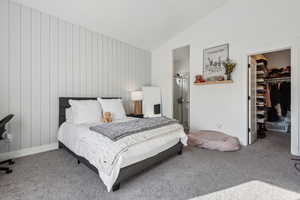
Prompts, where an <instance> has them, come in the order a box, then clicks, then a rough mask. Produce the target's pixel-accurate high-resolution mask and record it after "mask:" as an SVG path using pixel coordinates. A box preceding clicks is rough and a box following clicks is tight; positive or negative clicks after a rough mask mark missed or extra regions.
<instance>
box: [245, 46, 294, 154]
mask: <svg viewBox="0 0 300 200" xmlns="http://www.w3.org/2000/svg"><path fill="white" fill-rule="evenodd" d="M287 49H290V51H291V95H292V96H291V107H292V108H291V153H292V154H293V155H296V156H300V145H299V143H300V141H299V99H300V97H299V96H300V92H299V91H298V90H297V86H299V83H300V82H299V81H298V78H300V70H299V69H298V68H299V67H300V42H299V43H295V44H294V45H290V46H284V47H279V48H270V49H263V50H260V51H252V52H249V53H247V55H246V56H247V66H246V67H247V94H248V95H249V70H248V64H249V59H248V58H249V57H250V56H253V55H257V54H265V53H271V52H276V51H282V50H287ZM297 55H298V56H297ZM248 95H247V126H248V128H249V120H250V119H249V101H248ZM246 138H247V144H249V132H248V129H247V132H246Z"/></svg>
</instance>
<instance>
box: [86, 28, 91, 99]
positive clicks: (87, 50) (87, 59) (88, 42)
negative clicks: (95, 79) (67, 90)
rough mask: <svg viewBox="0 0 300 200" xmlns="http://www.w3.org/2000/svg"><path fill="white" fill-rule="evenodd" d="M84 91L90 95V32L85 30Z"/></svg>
mask: <svg viewBox="0 0 300 200" xmlns="http://www.w3.org/2000/svg"><path fill="white" fill-rule="evenodd" d="M85 55H86V63H85V67H86V72H87V73H86V93H87V96H92V33H91V32H90V31H86V51H85Z"/></svg>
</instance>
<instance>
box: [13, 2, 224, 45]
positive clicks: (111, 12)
mask: <svg viewBox="0 0 300 200" xmlns="http://www.w3.org/2000/svg"><path fill="white" fill-rule="evenodd" d="M14 1H15V2H18V3H21V4H23V5H25V6H29V7H32V8H35V9H38V10H40V11H42V12H45V13H48V14H51V15H54V16H57V17H60V18H62V19H65V20H67V21H69V22H71V23H74V24H78V25H82V26H84V27H86V28H88V29H90V30H92V31H97V32H100V33H103V34H104V35H107V36H110V37H113V38H115V39H118V40H121V41H123V42H127V43H129V44H131V45H134V46H136V47H139V48H143V49H148V50H151V49H154V48H156V47H158V46H159V45H161V44H163V43H164V42H166V41H167V40H168V39H170V38H172V37H173V36H175V35H176V34H177V33H179V32H181V31H183V30H184V29H186V28H187V27H189V26H191V25H192V24H194V23H195V22H196V21H198V20H199V19H200V18H202V17H205V16H206V15H208V14H209V13H210V12H212V11H213V10H215V9H216V8H218V7H220V6H222V5H223V4H224V3H225V2H226V1H228V0H14Z"/></svg>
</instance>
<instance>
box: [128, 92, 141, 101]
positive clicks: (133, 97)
mask: <svg viewBox="0 0 300 200" xmlns="http://www.w3.org/2000/svg"><path fill="white" fill-rule="evenodd" d="M131 100H132V101H141V100H143V92H142V91H133V92H131Z"/></svg>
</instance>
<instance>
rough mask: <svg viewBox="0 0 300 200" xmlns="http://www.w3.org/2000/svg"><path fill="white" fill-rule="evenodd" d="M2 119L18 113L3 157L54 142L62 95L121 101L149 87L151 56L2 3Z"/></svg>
mask: <svg viewBox="0 0 300 200" xmlns="http://www.w3.org/2000/svg"><path fill="white" fill-rule="evenodd" d="M0 27H1V30H0V118H2V117H4V116H5V115H6V114H8V113H13V114H15V118H14V119H13V121H12V123H10V126H9V132H10V133H11V134H13V141H12V143H10V144H7V145H0V153H1V152H7V151H16V150H20V149H24V148H30V147H35V146H40V145H45V144H51V143H53V142H55V141H56V132H57V126H58V97H59V96H91V97H95V96H121V97H123V98H124V101H125V106H126V110H127V111H130V106H131V103H130V99H129V94H130V93H129V91H131V90H136V89H139V88H141V86H143V85H148V84H150V78H151V77H150V74H151V69H150V67H151V54H150V52H148V51H145V50H141V49H138V48H135V47H133V46H130V45H128V44H125V43H123V42H120V41H117V40H114V39H112V38H109V37H106V36H103V35H101V34H98V33H95V32H92V31H89V30H87V29H85V28H83V27H80V26H77V25H74V24H71V23H68V22H65V21H63V20H60V19H57V18H56V17H53V16H49V15H47V14H44V13H41V12H39V11H37V10H33V9H30V8H27V7H24V6H21V5H19V4H16V3H13V2H10V1H9V0H0Z"/></svg>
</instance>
